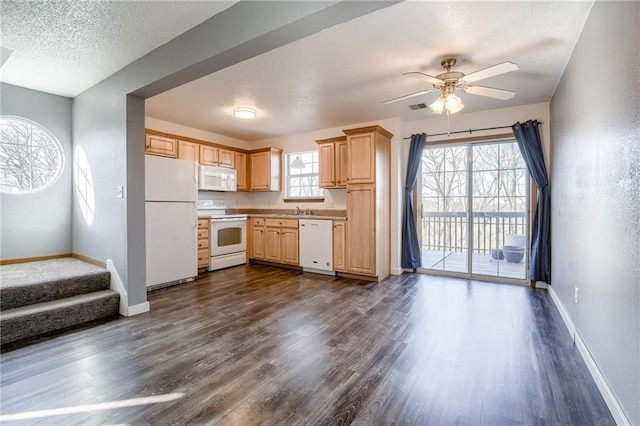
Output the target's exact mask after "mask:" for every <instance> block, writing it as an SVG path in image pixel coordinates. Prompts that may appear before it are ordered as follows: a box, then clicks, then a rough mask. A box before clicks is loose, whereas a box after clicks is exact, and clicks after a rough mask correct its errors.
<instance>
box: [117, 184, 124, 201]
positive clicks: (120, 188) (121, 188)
mask: <svg viewBox="0 0 640 426" xmlns="http://www.w3.org/2000/svg"><path fill="white" fill-rule="evenodd" d="M116 198H124V186H122V185H118V186H116Z"/></svg>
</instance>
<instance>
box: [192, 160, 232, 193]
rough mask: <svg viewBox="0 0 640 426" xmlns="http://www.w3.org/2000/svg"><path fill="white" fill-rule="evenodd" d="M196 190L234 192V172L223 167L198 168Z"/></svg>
mask: <svg viewBox="0 0 640 426" xmlns="http://www.w3.org/2000/svg"><path fill="white" fill-rule="evenodd" d="M198 169H199V173H198V189H199V190H202V191H235V190H236V171H235V170H233V169H227V168H224V167H215V166H202V165H201V166H198Z"/></svg>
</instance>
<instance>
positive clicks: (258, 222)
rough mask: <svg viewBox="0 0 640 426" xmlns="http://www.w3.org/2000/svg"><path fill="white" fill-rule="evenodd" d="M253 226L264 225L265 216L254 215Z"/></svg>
mask: <svg viewBox="0 0 640 426" xmlns="http://www.w3.org/2000/svg"><path fill="white" fill-rule="evenodd" d="M253 226H264V218H263V217H254V218H253Z"/></svg>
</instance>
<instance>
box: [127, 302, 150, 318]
mask: <svg viewBox="0 0 640 426" xmlns="http://www.w3.org/2000/svg"><path fill="white" fill-rule="evenodd" d="M150 309H151V307H150V306H149V302H144V303H140V304H137V305H133V306H129V307H128V308H127V315H126V316H128V317H132V316H134V315H138V314H143V313H145V312H149V310H150Z"/></svg>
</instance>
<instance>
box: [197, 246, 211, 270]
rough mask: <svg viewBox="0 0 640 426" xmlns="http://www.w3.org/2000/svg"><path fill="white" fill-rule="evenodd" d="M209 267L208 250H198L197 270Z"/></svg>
mask: <svg viewBox="0 0 640 426" xmlns="http://www.w3.org/2000/svg"><path fill="white" fill-rule="evenodd" d="M207 266H209V249H202V250H198V268H204V267H207Z"/></svg>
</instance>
